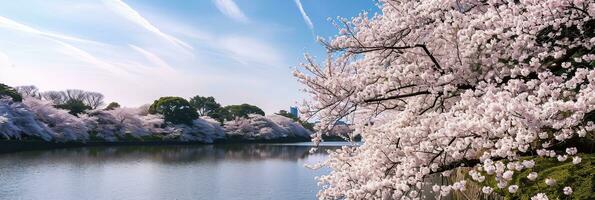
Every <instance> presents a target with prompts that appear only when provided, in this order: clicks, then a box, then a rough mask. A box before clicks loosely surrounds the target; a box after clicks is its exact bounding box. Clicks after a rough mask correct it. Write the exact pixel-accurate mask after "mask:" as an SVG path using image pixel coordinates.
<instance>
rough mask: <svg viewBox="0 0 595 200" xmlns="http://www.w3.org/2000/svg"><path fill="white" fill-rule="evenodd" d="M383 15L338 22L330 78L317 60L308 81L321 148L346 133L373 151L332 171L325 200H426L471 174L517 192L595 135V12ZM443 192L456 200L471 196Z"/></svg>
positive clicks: (581, 2) (357, 151) (407, 2)
mask: <svg viewBox="0 0 595 200" xmlns="http://www.w3.org/2000/svg"><path fill="white" fill-rule="evenodd" d="M378 5H379V7H380V9H379V10H380V11H381V13H379V14H376V15H373V17H368V15H367V14H366V13H363V14H361V15H359V16H357V17H355V18H353V19H339V20H338V23H337V26H338V27H339V28H340V30H339V34H338V35H337V36H336V37H334V38H332V39H331V40H330V41H326V40H321V42H322V43H323V45H325V47H326V48H327V50H328V52H329V54H328V55H329V57H328V59H327V60H325V62H322V63H323V66H321V65H319V64H318V63H317V62H316V61H314V59H313V58H312V57H311V56H306V62H305V63H304V64H303V65H302V66H303V68H302V69H301V71H296V72H295V76H296V77H297V78H298V80H299V81H300V82H301V83H302V84H304V86H305V88H306V89H305V90H306V92H307V93H308V94H310V99H308V100H307V101H306V102H305V103H304V105H302V109H301V110H304V111H305V112H302V113H303V114H305V117H314V118H316V119H319V120H320V126H318V127H319V128H320V132H319V133H317V137H315V138H314V139H313V141H314V142H320V140H321V136H322V134H325V133H327V132H329V130H330V129H331V128H332V127H333V126H334V123H335V122H336V121H338V120H341V119H348V120H349V121H351V122H353V124H354V128H355V131H356V132H357V133H360V134H361V135H362V138H363V141H364V143H363V145H361V146H359V147H348V148H343V149H341V150H339V151H336V152H335V153H333V154H331V156H330V157H329V160H328V161H327V162H325V163H324V164H325V166H326V167H329V168H331V169H332V170H333V171H332V172H331V173H330V174H329V175H326V176H323V177H321V178H320V179H319V180H320V184H321V185H324V186H325V187H324V188H323V189H322V190H321V191H320V193H319V198H320V199H405V198H412V199H418V198H420V194H421V193H422V192H424V191H422V190H423V188H428V187H425V186H424V185H425V184H426V182H425V178H426V177H428V176H431V175H432V174H437V173H442V172H444V173H448V172H450V171H451V170H453V169H456V168H458V167H460V166H474V167H475V170H471V171H470V172H469V173H470V175H471V174H472V179H471V180H470V181H474V182H481V181H495V182H497V184H498V185H499V186H501V187H508V188H510V187H512V186H511V185H510V184H511V183H512V182H511V181H512V180H511V179H510V178H511V177H510V175H512V174H514V173H517V172H519V171H521V170H523V169H526V168H529V167H527V166H529V165H527V166H525V165H519V163H518V162H516V159H518V158H519V157H521V156H524V155H526V154H529V153H536V154H538V155H539V156H540V157H565V156H566V157H572V154H573V153H576V152H574V151H573V150H571V151H564V149H566V148H569V149H572V148H573V146H572V145H571V144H569V143H567V141H569V140H572V139H579V140H581V139H584V138H585V137H586V136H587V135H593V134H594V130H595V124H594V122H595V120H594V118H593V116H594V114H595V69H594V68H595V53H594V52H595V50H594V49H593V48H594V47H595V19H594V18H593V16H595V2H594V1H585V0H576V1H557V0H543V1H480V0H468V1H458V0H445V1H411V0H381V1H380V2H379V4H378ZM509 163H513V164H511V165H514V167H513V168H507V167H506V165H508V164H509ZM538 164H542V163H538ZM540 176H541V175H540ZM484 179H485V180H484ZM488 179H489V180H488ZM524 186H525V185H516V186H515V187H512V188H510V189H511V190H513V191H514V190H522V189H519V188H521V187H524ZM516 187H519V188H516ZM430 188H432V189H435V190H436V191H438V193H439V194H440V195H444V196H446V195H448V194H450V193H451V192H452V191H461V190H464V189H465V182H462V181H460V182H455V183H450V184H444V185H441V184H437V185H434V186H432V187H430ZM496 189H497V188H492V187H486V188H483V189H482V190H483V192H485V193H491V192H492V190H496ZM531 192H537V191H531ZM539 192H540V193H541V191H539ZM561 193H562V191H560V190H556V194H553V193H549V195H551V196H555V197H560V196H563V194H561ZM527 195H531V196H533V197H534V199H544V198H546V197H545V195H547V194H538V193H534V194H527Z"/></svg>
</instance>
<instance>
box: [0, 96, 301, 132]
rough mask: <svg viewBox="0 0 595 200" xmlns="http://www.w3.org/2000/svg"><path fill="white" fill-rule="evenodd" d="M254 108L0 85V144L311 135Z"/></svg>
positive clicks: (197, 98) (202, 100)
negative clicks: (134, 100) (109, 98)
mask: <svg viewBox="0 0 595 200" xmlns="http://www.w3.org/2000/svg"><path fill="white" fill-rule="evenodd" d="M264 115H265V113H264V112H263V111H262V110H261V109H260V108H258V107H256V106H253V105H249V104H241V105H229V106H223V107H222V106H221V105H220V104H219V103H217V102H216V101H215V99H214V98H213V97H201V96H195V97H193V98H191V99H190V101H188V100H186V99H184V98H181V97H161V98H159V99H157V100H155V101H154V102H153V103H152V104H150V105H143V106H140V107H121V106H120V105H119V104H118V103H115V102H112V103H110V104H108V105H107V106H106V107H104V102H103V95H102V94H100V93H97V92H88V91H83V90H72V89H71V90H65V91H47V92H40V91H39V90H38V89H37V88H36V87H35V86H19V87H16V88H12V87H9V86H7V85H4V84H0V140H14V139H16V140H38V139H41V140H45V141H51V142H66V141H78V142H87V141H109V142H115V141H141V142H142V141H145V142H147V141H150V142H160V141H197V142H204V143H213V142H215V141H217V140H219V141H221V142H226V141H231V140H233V141H237V140H277V141H284V140H304V139H306V140H307V139H308V138H309V136H310V134H311V132H310V131H309V130H307V129H305V128H304V127H303V126H301V125H300V124H299V123H297V122H295V120H292V119H290V118H287V117H283V116H280V115H269V116H264Z"/></svg>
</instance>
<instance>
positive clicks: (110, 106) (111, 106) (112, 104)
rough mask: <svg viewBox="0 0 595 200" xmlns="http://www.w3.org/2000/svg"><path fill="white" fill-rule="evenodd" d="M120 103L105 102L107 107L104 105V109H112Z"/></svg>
mask: <svg viewBox="0 0 595 200" xmlns="http://www.w3.org/2000/svg"><path fill="white" fill-rule="evenodd" d="M119 107H120V104H119V103H118V102H111V103H109V104H107V107H105V110H113V109H116V108H119Z"/></svg>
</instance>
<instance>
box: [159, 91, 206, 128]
mask: <svg viewBox="0 0 595 200" xmlns="http://www.w3.org/2000/svg"><path fill="white" fill-rule="evenodd" d="M149 113H151V114H162V115H163V117H164V119H165V121H166V122H171V123H174V124H192V120H194V119H196V118H198V113H196V110H195V109H194V107H192V106H191V105H190V103H189V102H188V101H186V99H184V98H181V97H161V98H159V99H158V100H155V102H153V104H152V105H151V106H150V107H149Z"/></svg>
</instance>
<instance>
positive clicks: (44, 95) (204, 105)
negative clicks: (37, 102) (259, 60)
mask: <svg viewBox="0 0 595 200" xmlns="http://www.w3.org/2000/svg"><path fill="white" fill-rule="evenodd" d="M0 96H9V97H11V98H12V99H13V101H22V99H23V96H27V97H33V98H37V99H43V100H46V101H50V102H52V103H53V104H54V107H56V108H60V109H65V110H68V112H69V113H70V114H72V115H75V116H77V115H79V114H81V113H85V112H86V111H88V110H95V109H100V108H101V107H102V106H104V105H105V102H104V95H103V94H101V93H98V92H91V91H84V90H78V89H68V90H64V91H45V92H41V91H39V89H38V88H37V87H35V86H32V85H29V86H18V87H15V88H12V87H10V86H7V85H4V84H0ZM119 107H120V104H118V103H117V102H111V103H109V104H108V105H107V106H106V107H105V108H103V109H105V110H113V109H116V108H119ZM149 113H151V114H161V115H163V117H164V120H165V121H166V122H170V123H173V124H191V123H192V121H193V120H194V119H197V118H198V117H201V116H207V117H210V118H213V119H215V120H217V121H219V122H220V123H223V122H225V121H229V120H234V119H236V118H245V117H248V115H250V114H257V115H263V116H264V115H265V112H264V111H263V110H262V109H261V108H259V107H258V106H254V105H250V104H240V105H227V106H221V104H220V103H218V102H217V101H216V100H215V98H214V97H203V96H199V95H196V96H194V97H192V98H190V99H188V100H186V99H184V98H182V97H171V96H170V97H161V98H159V99H157V100H155V101H154V102H153V103H152V104H151V105H150V106H149Z"/></svg>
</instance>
